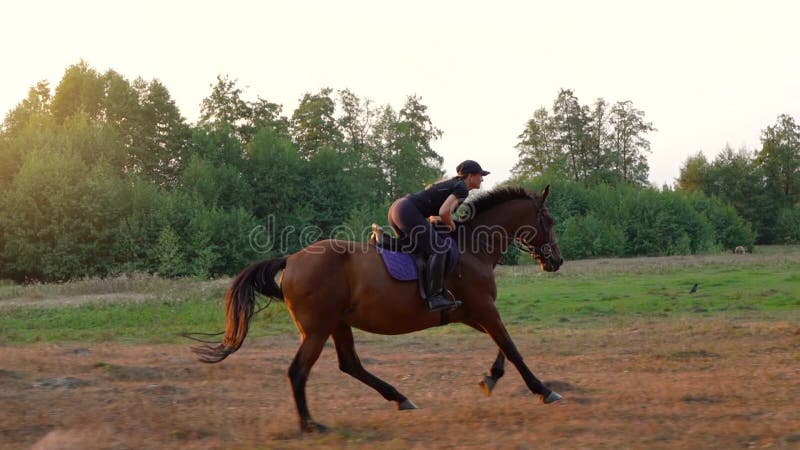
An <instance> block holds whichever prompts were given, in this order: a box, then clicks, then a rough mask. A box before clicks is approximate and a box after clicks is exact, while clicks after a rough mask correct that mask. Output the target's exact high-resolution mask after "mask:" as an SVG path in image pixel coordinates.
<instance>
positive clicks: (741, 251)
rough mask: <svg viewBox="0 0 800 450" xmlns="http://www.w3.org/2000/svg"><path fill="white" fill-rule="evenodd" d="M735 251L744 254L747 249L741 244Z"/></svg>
mask: <svg viewBox="0 0 800 450" xmlns="http://www.w3.org/2000/svg"><path fill="white" fill-rule="evenodd" d="M733 253H736V254H737V255H744V254H745V253H747V249H746V248H744V247H742V246H741V245H740V246H738V247H736V248H735V249H734V250H733Z"/></svg>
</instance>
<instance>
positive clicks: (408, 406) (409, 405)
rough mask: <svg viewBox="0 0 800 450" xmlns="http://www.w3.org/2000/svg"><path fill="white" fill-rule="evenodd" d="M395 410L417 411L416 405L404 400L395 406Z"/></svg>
mask: <svg viewBox="0 0 800 450" xmlns="http://www.w3.org/2000/svg"><path fill="white" fill-rule="evenodd" d="M397 409H399V410H400V411H405V410H407V409H417V405H415V404H414V402H412V401H411V400H409V399H405V400H403V401H402V402H399V403H398V404H397Z"/></svg>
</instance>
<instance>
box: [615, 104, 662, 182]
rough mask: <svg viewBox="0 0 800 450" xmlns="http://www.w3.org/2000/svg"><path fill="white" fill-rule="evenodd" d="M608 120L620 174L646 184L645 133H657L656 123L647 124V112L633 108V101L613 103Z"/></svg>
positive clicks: (648, 149) (629, 179)
mask: <svg viewBox="0 0 800 450" xmlns="http://www.w3.org/2000/svg"><path fill="white" fill-rule="evenodd" d="M609 121H610V124H611V151H612V154H613V162H614V164H615V168H616V171H617V173H618V174H619V175H620V176H621V177H622V179H623V180H624V181H626V182H629V183H634V184H642V185H644V184H647V177H648V175H649V172H650V167H649V166H648V164H647V153H650V141H648V140H647V139H646V138H645V134H647V133H649V132H652V131H655V128H653V124H652V123H651V122H645V120H644V112H643V111H641V110H639V109H636V108H634V107H633V103H632V102H631V101H630V100H626V101H622V102H617V103H616V104H614V106H613V107H612V108H611V114H610V117H609Z"/></svg>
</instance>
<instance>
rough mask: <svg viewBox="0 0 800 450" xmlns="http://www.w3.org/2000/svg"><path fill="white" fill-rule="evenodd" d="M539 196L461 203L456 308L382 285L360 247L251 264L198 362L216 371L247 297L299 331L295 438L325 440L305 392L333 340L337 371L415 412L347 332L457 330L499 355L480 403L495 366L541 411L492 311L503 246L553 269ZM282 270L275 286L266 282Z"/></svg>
mask: <svg viewBox="0 0 800 450" xmlns="http://www.w3.org/2000/svg"><path fill="white" fill-rule="evenodd" d="M548 192H549V186H548V187H547V188H545V189H544V191H543V193H542V194H541V195H536V194H531V193H528V192H527V191H525V190H523V189H521V188H502V189H498V190H495V191H493V192H491V193H489V194H487V195H484V196H482V197H480V198H478V199H477V200H475V201H471V202H469V203H466V204H465V205H466V206H467V207H468V210H469V211H470V212H471V216H470V218H468V220H465V221H463V222H461V223H460V224H459V229H458V233H459V248H460V251H461V257H460V261H459V263H458V265H457V267H456V268H455V269H454V270H452V271H451V272H450V274H449V275H448V276H447V283H446V284H447V287H448V289H449V290H450V291H451V292H452V293H453V294H454V295H455V298H457V299H460V300H461V301H463V305H462V306H461V307H459V308H457V309H455V310H452V311H449V312H441V313H440V312H430V311H429V310H428V306H427V304H426V302H424V301H423V300H422V299H421V298H420V294H419V290H418V289H417V284H416V283H415V282H409V281H396V280H394V279H392V278H391V277H390V276H389V274H388V273H387V271H386V270H385V268H384V267H383V262H382V261H381V256H380V255H379V254H378V252H377V250H376V249H375V248H374V247H373V246H371V245H368V244H363V243H354V242H349V241H338V240H325V241H319V242H316V243H314V244H312V245H310V246H308V247H306V248H304V249H303V250H301V251H299V252H297V253H295V254H292V255H289V256H287V257H284V258H276V259H272V260H268V261H263V262H260V263H256V264H253V265H251V266H250V267H248V268H246V269H245V270H244V271H242V273H240V274H239V275H238V276H237V277H236V279H234V281H233V283H232V285H231V287H230V289H229V290H228V292H227V294H226V296H225V313H226V320H225V337H224V339H223V341H222V342H221V343H220V344H219V345H216V346H202V347H196V348H194V349H193V350H194V351H195V352H196V353H197V354H199V355H200V360H201V361H203V362H209V363H213V362H219V361H222V360H223V359H225V358H226V357H227V356H228V355H230V354H231V353H233V352H235V351H236V350H238V349H239V347H241V345H242V342H243V341H244V339H245V336H246V335H247V329H248V326H249V324H250V320H251V319H252V317H253V314H254V310H255V303H256V302H255V292H259V293H261V294H263V295H265V296H268V297H271V298H274V299H279V300H283V301H284V302H285V304H286V306H287V307H288V309H289V312H290V313H291V315H292V318H293V319H294V322H295V325H296V326H297V329H298V330H299V331H300V335H301V341H302V342H301V344H300V349H299V350H298V351H297V354H296V356H295V357H294V360H293V361H292V364H291V366H290V367H289V373H288V375H289V380H290V382H291V386H292V391H293V394H294V400H295V403H296V406H297V411H298V413H299V416H300V429H301V430H302V431H325V430H326V428H325V427H324V426H322V425H320V424H318V423H316V422H314V421H313V420H312V418H311V415H310V413H309V411H308V406H307V403H306V396H305V385H306V380H307V379H308V375H309V372H310V371H311V367H312V366H313V365H314V363H315V362H316V360H317V358H318V357H319V355H320V353H321V351H322V348H323V346H324V345H325V342H326V341H327V340H328V337H331V336H332V337H333V342H334V344H335V346H336V354H337V356H338V358H339V368H340V369H341V370H342V371H343V372H345V373H347V374H349V375H351V376H353V377H355V378H357V379H358V380H360V381H362V382H363V383H365V384H367V385H368V386H370V387H372V388H373V389H375V390H376V391H378V392H379V393H380V394H381V395H382V396H383V397H384V398H385V399H386V400H390V401H393V402H396V403H397V407H398V409H415V408H416V406H415V405H414V404H413V403H412V402H411V401H410V400H409V399H408V398H406V396H404V395H403V394H401V393H400V392H398V391H397V389H395V388H394V387H393V386H391V385H389V384H388V383H386V382H385V381H383V380H381V379H379V378H378V377H376V376H374V375H372V374H371V373H369V372H367V370H366V369H364V367H363V366H362V365H361V362H360V361H359V359H358V355H357V354H356V351H355V346H354V344H353V333H352V327H356V328H359V329H361V330H365V331H368V332H371V333H379V334H403V333H410V332H412V331H418V330H422V329H425V328H430V327H435V326H440V325H444V324H447V323H453V322H461V323H464V324H467V325H469V326H471V327H473V328H475V329H477V330H479V331H482V332H485V333H487V334H488V335H489V336H491V338H492V339H493V340H494V342H495V343H496V344H497V346H498V347H499V348H500V350H499V352H498V356H497V359H496V360H495V362H494V364H493V365H492V368H491V371H490V375H488V376H486V377H484V380H483V381H482V382H481V383H480V384H481V387H482V388H483V390H484V392H485V393H486V394H487V395H490V394H491V391H492V388H493V387H494V385H495V383H496V382H497V380H498V379H499V378H500V377H501V376H502V375H503V371H504V369H503V366H504V360H505V358H508V360H509V361H511V362H512V363H513V364H514V365H515V366H516V367H517V370H519V372H520V374H521V375H522V377H523V379H524V380H525V383H526V384H527V385H528V388H529V389H530V390H531V391H533V392H534V393H536V394H538V395H540V396H541V398H542V400H543V402H544V403H552V402H556V401H558V400H560V399H561V396H560V395H559V394H557V393H556V392H554V391H552V390H550V389H548V388H547V387H546V386H545V385H544V384H542V382H541V381H539V379H538V378H536V376H534V374H533V373H532V372H531V371H530V370H529V369H528V366H527V365H525V362H523V360H522V356H521V355H520V353H519V352H518V351H517V348H516V346H515V345H514V342H513V341H512V340H511V337H510V336H509V335H508V332H507V331H506V328H505V326H504V325H503V321H502V320H501V318H500V314H499V313H498V311H497V308H496V307H495V299H496V298H497V287H496V285H495V279H494V267H495V266H496V265H497V263H498V261H499V259H500V257H501V254H502V253H503V252H505V251H506V249H507V248H508V246H509V245H510V244H511V243H512V242H513V241H517V243H518V244H519V245H520V246H522V247H523V248H525V249H526V250H527V251H529V252H530V254H531V256H532V257H533V258H535V259H537V260H538V261H539V263H540V264H541V266H542V269H543V270H545V271H549V272H552V271H556V270H558V268H559V267H560V266H561V264H562V262H563V260H562V259H561V254H560V251H559V248H558V244H557V243H556V238H555V234H554V233H553V219H552V218H551V216H550V214H549V213H548V211H547V208H546V206H545V200H546V198H547V195H548ZM281 270H283V274H282V276H281V279H280V286H279V285H278V284H277V283H276V282H275V276H276V275H277V273H278V272H279V271H281Z"/></svg>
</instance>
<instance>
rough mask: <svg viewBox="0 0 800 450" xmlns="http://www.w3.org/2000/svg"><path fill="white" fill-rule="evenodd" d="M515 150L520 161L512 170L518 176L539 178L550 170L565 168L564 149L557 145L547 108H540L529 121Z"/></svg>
mask: <svg viewBox="0 0 800 450" xmlns="http://www.w3.org/2000/svg"><path fill="white" fill-rule="evenodd" d="M517 139H519V140H520V141H519V142H518V143H517V145H516V146H515V148H516V149H517V155H518V158H519V160H518V161H517V164H516V165H515V166H514V168H513V169H512V173H513V174H514V175H516V176H530V177H533V176H539V175H542V174H544V173H545V172H547V171H549V170H553V169H556V168H560V167H564V163H565V159H564V154H563V152H562V149H561V147H560V146H559V145H557V144H556V138H555V129H554V124H553V122H552V118H551V117H550V115H549V113H548V112H547V109H546V108H539V109H537V110H536V111H535V112H534V113H533V117H532V118H531V119H530V120H528V123H527V124H526V125H525V129H524V130H523V131H522V134H520V135H519V136H517Z"/></svg>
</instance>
